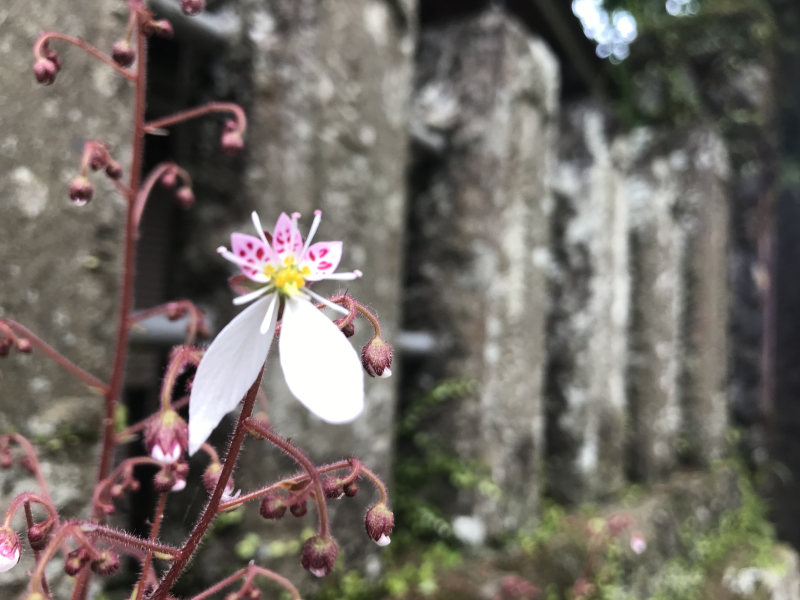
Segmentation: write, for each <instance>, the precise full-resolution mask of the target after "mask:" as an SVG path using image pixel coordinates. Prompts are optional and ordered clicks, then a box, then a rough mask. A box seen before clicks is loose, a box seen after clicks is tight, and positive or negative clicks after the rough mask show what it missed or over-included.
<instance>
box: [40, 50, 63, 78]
mask: <svg viewBox="0 0 800 600" xmlns="http://www.w3.org/2000/svg"><path fill="white" fill-rule="evenodd" d="M42 56H44V58H45V59H47V60H49V61H50V62H51V63H53V66H55V68H56V73H58V72H60V71H61V56H59V54H58V52H56V51H55V50H53V49H51V48H50V47H49V46H47V44H45V45H44V46H43V47H42Z"/></svg>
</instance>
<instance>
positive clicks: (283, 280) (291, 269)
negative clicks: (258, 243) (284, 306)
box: [264, 256, 311, 296]
mask: <svg viewBox="0 0 800 600" xmlns="http://www.w3.org/2000/svg"><path fill="white" fill-rule="evenodd" d="M264 275H266V276H267V277H269V279H270V281H271V282H272V284H273V285H274V286H275V287H276V289H277V290H278V292H279V293H281V294H283V295H284V296H294V295H296V294H297V293H298V290H299V289H300V288H302V287H305V285H306V277H308V276H309V275H311V269H309V268H308V267H303V268H302V269H300V268H299V267H298V266H297V265H296V264H295V260H294V256H287V257H286V258H284V259H283V265H282V266H280V267H278V268H277V269H276V268H275V267H273V266H272V265H267V266H266V267H265V268H264Z"/></svg>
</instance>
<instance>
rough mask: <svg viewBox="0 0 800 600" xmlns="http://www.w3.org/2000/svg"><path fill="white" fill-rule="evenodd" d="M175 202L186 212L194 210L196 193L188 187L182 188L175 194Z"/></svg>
mask: <svg viewBox="0 0 800 600" xmlns="http://www.w3.org/2000/svg"><path fill="white" fill-rule="evenodd" d="M175 200H177V201H178V206H180V207H181V208H182V209H184V210H188V209H190V208H192V206H193V205H194V192H193V191H192V188H190V187H189V186H188V185H184V186H182V187H181V188H180V189H178V191H177V192H175Z"/></svg>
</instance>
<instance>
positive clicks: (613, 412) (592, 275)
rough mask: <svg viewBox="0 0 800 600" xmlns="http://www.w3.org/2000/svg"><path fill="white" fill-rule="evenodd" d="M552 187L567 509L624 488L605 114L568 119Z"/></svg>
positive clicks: (618, 255) (553, 378)
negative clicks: (569, 504) (573, 504)
mask: <svg viewBox="0 0 800 600" xmlns="http://www.w3.org/2000/svg"><path fill="white" fill-rule="evenodd" d="M562 117H563V118H562V130H561V135H560V143H559V147H560V152H559V159H558V165H557V167H556V170H555V177H554V182H553V189H554V197H555V206H556V208H555V211H554V215H553V227H552V231H553V236H552V238H551V242H550V243H551V248H552V249H553V251H552V254H553V262H554V265H553V273H552V277H551V294H552V298H551V313H550V317H549V323H548V339H547V349H548V372H547V478H546V480H547V484H548V491H549V493H550V494H552V495H553V496H554V497H555V498H556V499H558V500H560V501H564V502H571V503H582V502H588V501H594V500H597V499H599V498H602V497H604V496H608V495H609V494H611V493H613V492H614V491H616V490H618V489H619V488H620V487H621V486H622V485H623V483H624V479H625V473H624V444H625V435H624V422H625V410H626V396H625V375H626V368H627V350H628V348H627V345H628V343H627V340H628V305H629V297H630V296H629V295H630V280H629V271H628V205H627V196H626V189H625V186H624V185H623V181H624V175H623V173H622V171H621V169H620V165H619V161H618V160H617V159H616V158H615V156H614V152H615V149H614V147H613V144H612V142H611V139H610V138H611V134H612V133H613V132H610V131H609V129H610V127H611V125H610V119H609V118H608V116H607V113H606V112H605V111H603V110H602V109H601V108H600V107H599V106H592V105H587V104H579V105H574V106H570V107H567V108H564V109H563V114H562Z"/></svg>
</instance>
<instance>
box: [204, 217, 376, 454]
mask: <svg viewBox="0 0 800 600" xmlns="http://www.w3.org/2000/svg"><path fill="white" fill-rule="evenodd" d="M298 217H299V215H298V214H296V213H295V214H293V215H292V216H291V217H289V216H288V215H286V213H282V214H281V216H280V217H279V218H278V222H277V223H276V224H275V228H274V230H273V232H272V236H271V239H268V238H267V234H266V233H265V232H264V230H263V228H262V226H261V220H260V219H259V218H258V215H257V214H256V213H255V212H254V213H253V214H252V218H253V224H254V226H255V228H256V232H257V233H258V236H257V237H256V236H251V235H246V234H243V233H234V234H233V235H231V249H230V250H228V249H227V248H224V247H221V248H219V249H218V252H219V253H220V254H221V255H222V256H223V257H224V258H226V259H227V260H229V261H231V262H232V263H234V264H236V265H238V266H239V268H240V269H241V271H242V274H243V275H244V276H245V277H246V278H247V279H249V280H250V281H251V286H250V287H251V288H253V290H252V291H248V292H247V293H244V294H243V295H242V296H239V297H238V298H236V299H234V301H233V303H234V304H236V305H237V306H238V305H242V304H247V303H249V302H253V304H252V305H251V306H250V307H248V308H247V309H245V310H244V311H243V312H242V313H240V314H239V315H238V316H237V317H236V318H235V319H233V321H231V322H230V323H229V324H228V325H227V326H226V327H225V328H224V329H223V330H222V331H221V332H220V334H219V335H218V336H217V338H216V339H215V340H214V342H213V343H212V344H211V346H210V347H209V348H208V350H207V351H206V353H205V355H204V356H203V360H202V361H201V362H200V366H199V367H198V369H197V374H196V375H195V378H194V383H193V385H192V395H191V399H190V401H189V454H194V453H195V452H197V450H198V449H199V448H200V446H201V445H202V444H203V443H204V442H205V441H206V439H208V436H209V435H210V434H211V432H212V431H213V430H214V429H215V428H216V426H217V425H218V424H219V422H220V421H221V420H222V418H223V417H224V416H225V415H226V414H227V413H229V412H230V411H232V410H233V409H235V408H236V406H237V405H238V404H239V402H240V401H241V400H242V398H243V397H244V395H245V394H246V393H247V390H248V389H249V388H250V386H251V385H252V384H253V382H254V381H255V380H256V378H257V377H258V374H259V373H260V372H261V368H262V367H263V365H264V362H265V361H266V358H267V353H268V351H269V348H270V345H271V344H272V338H273V336H274V333H275V326H276V323H277V319H278V315H279V314H280V313H281V312H282V315H283V316H282V321H281V333H280V338H279V340H278V349H279V353H280V363H281V368H282V369H283V374H284V377H285V378H286V383H287V385H288V386H289V390H290V391H291V392H292V394H293V395H294V396H295V397H296V398H297V399H298V400H300V402H302V403H303V404H304V405H305V406H306V407H307V408H308V409H309V410H310V411H311V412H313V413H314V414H315V415H317V416H318V417H319V418H321V419H322V420H323V421H327V422H328V423H348V422H350V421H352V420H353V419H355V418H356V417H357V416H358V415H359V414H360V413H361V411H362V410H363V408H364V375H363V372H362V370H361V361H360V360H359V357H358V354H357V353H356V351H355V349H354V348H353V346H352V345H351V344H350V342H349V341H348V340H347V338H346V337H345V336H344V335H342V332H341V331H340V330H339V328H338V327H337V326H336V325H335V324H334V323H333V321H331V320H330V319H329V318H328V317H326V316H325V315H324V314H322V312H320V311H319V310H318V309H317V308H316V307H315V306H314V305H313V304H312V301H313V300H316V301H318V302H321V303H322V304H323V305H325V306H327V307H328V308H331V309H333V310H335V311H337V312H340V313H344V314H348V313H347V311H346V310H344V309H343V308H342V307H340V306H338V305H336V304H333V303H331V302H329V301H328V300H327V299H326V298H324V297H323V296H320V295H319V294H317V293H316V292H314V291H312V290H311V289H309V284H311V283H313V282H316V281H321V280H324V279H330V280H336V281H350V280H353V279H356V278H358V277H360V276H361V273H360V272H359V271H353V272H351V273H336V272H335V271H336V268H337V267H338V266H339V261H340V260H341V258H342V242H317V243H315V244H313V245H312V244H311V242H312V239H313V237H314V234H315V233H316V231H317V228H318V227H319V223H320V220H321V218H322V213H321V212H320V211H316V212H315V213H314V221H313V223H312V224H311V229H310V231H309V233H308V236H307V238H306V239H305V241H304V240H303V238H302V236H301V235H300V232H299V230H298V229H297V219H298Z"/></svg>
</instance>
